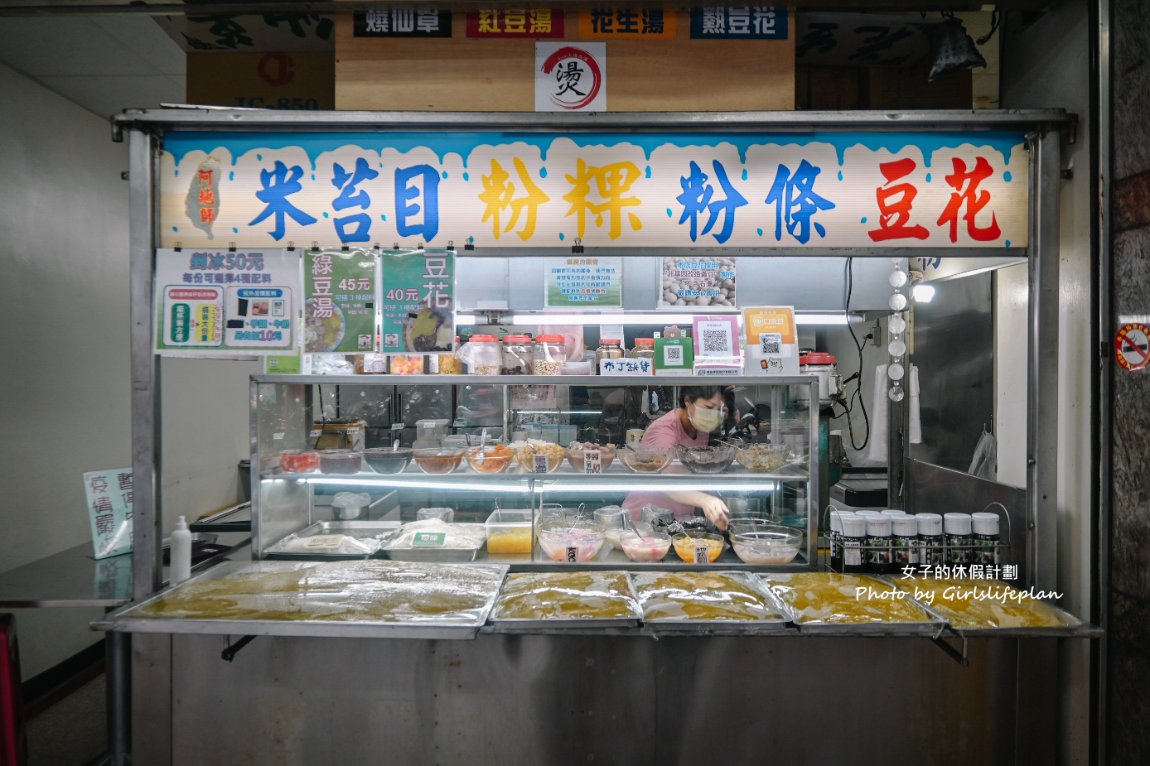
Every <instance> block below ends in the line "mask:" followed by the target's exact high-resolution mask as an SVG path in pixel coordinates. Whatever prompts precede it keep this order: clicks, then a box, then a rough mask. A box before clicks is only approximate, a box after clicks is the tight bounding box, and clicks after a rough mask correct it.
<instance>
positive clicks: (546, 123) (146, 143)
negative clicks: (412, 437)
mask: <svg viewBox="0 0 1150 766" xmlns="http://www.w3.org/2000/svg"><path fill="white" fill-rule="evenodd" d="M1102 1H1103V2H1104V0H1102ZM1070 123H1071V118H1070V117H1069V116H1068V115H1067V114H1066V113H1065V112H1064V111H1063V110H996V111H972V110H954V111H936V112H922V111H917V112H902V113H900V112H875V111H868V112H747V113H732V112H721V113H706V114H692V113H637V114H629V113H612V114H572V115H548V116H546V117H544V118H540V117H539V116H538V115H535V114H531V113H498V112H494V113H483V114H467V113H436V112H383V113H380V112H361V111H348V112H320V113H315V112H311V113H305V112H286V111H285V112H273V111H263V110H240V109H211V108H191V109H162V110H130V111H127V112H125V113H123V114H121V115H119V116H117V117H115V118H114V119H113V137H114V138H115V139H116V140H122V139H123V137H124V135H125V134H127V136H128V139H129V141H128V143H129V146H128V149H129V151H128V154H129V168H130V176H129V180H130V204H131V211H130V251H131V260H130V263H131V275H130V279H131V299H132V306H131V317H132V341H131V379H132V397H131V402H132V404H131V407H132V439H133V448H132V466H133V470H134V473H135V482H136V490H135V491H136V493H137V494H136V499H137V503H136V507H137V509H139V510H138V512H137V513H136V515H135V518H134V521H133V533H134V535H135V541H136V545H135V551H134V553H133V570H134V575H135V579H134V583H135V585H134V588H135V596H136V598H137V600H140V599H142V598H144V597H146V596H147V595H149V594H150V593H153V592H155V591H156V590H158V588H159V584H160V582H159V578H160V572H161V569H160V566H159V560H160V559H159V557H160V540H161V538H162V497H161V494H162V493H161V491H160V490H161V487H162V465H161V449H160V448H161V436H162V430H163V425H162V422H161V417H160V412H161V410H160V405H161V396H160V365H159V358H158V357H156V356H154V355H153V353H152V348H153V344H152V335H153V331H154V330H153V324H152V322H153V319H152V317H153V314H152V298H153V295H152V290H153V280H154V273H155V269H154V266H155V264H154V258H155V244H156V242H157V236H156V234H157V226H158V221H157V220H156V217H155V210H156V194H157V190H156V184H155V178H156V169H157V157H158V150H159V147H160V146H161V143H162V135H163V133H164V132H165V131H166V130H174V129H175V130H220V131H228V130H245V129H246V130H253V129H262V130H269V131H294V132H319V131H330V130H333V129H338V130H343V131H361V132H366V131H371V132H377V131H396V130H404V131H410V130H452V129H456V130H475V129H499V128H506V129H513V130H516V131H520V132H590V131H602V130H616V131H621V132H645V131H653V130H661V131H684V132H685V131H700V130H721V131H724V132H728V133H735V132H750V131H768V130H786V131H790V132H815V131H818V132H835V131H859V130H866V131H874V132H884V131H890V130H916V129H917V130H923V131H941V132H951V131H961V130H968V131H978V130H993V129H1006V128H1017V129H1020V130H1030V131H1033V136H1034V138H1033V141H1032V144H1031V145H1032V149H1033V150H1034V156H1033V158H1032V162H1031V172H1030V179H1029V182H1030V190H1031V197H1030V199H1031V203H1030V204H1031V210H1030V212H1031V215H1030V225H1031V238H1030V242H1029V246H1028V248H1027V250H1026V252H1027V254H1028V256H1029V259H1030V274H1029V276H1030V283H1029V286H1030V295H1031V303H1030V320H1029V324H1030V332H1029V335H1030V337H1029V342H1030V346H1029V351H1028V361H1027V366H1028V376H1027V377H1028V382H1029V384H1030V392H1031V393H1030V397H1029V400H1028V427H1027V454H1028V461H1029V465H1028V470H1027V491H1028V527H1029V529H1028V534H1029V539H1028V546H1027V547H1028V551H1027V555H1028V558H1029V563H1033V564H1034V566H1032V567H1028V571H1031V572H1033V573H1034V574H1033V575H1032V576H1033V578H1034V579H1033V584H1036V585H1039V586H1044V585H1045V586H1049V585H1052V584H1053V573H1054V571H1055V562H1054V553H1055V538H1056V536H1055V534H1054V533H1053V531H1048V529H1047V528H1045V526H1044V525H1046V524H1051V525H1053V524H1054V523H1055V521H1056V512H1055V511H1056V508H1055V468H1056V464H1055V462H1054V460H1055V458H1056V456H1057V453H1056V449H1057V447H1056V443H1057V442H1056V438H1055V437H1056V435H1057V388H1058V382H1057V363H1056V359H1057V348H1058V345H1057V334H1058V311H1057V297H1058V292H1057V288H1058V284H1057V283H1058V257H1059V253H1058V244H1059V242H1058V191H1059V189H1058V186H1059V179H1060V170H1061V168H1060V156H1059V144H1060V142H1061V140H1062V133H1063V129H1064V128H1065V127H1067V126H1069V124H1070ZM588 249H589V250H594V251H595V252H603V253H604V254H607V253H609V252H611V251H610V250H608V249H604V248H588ZM690 251H691V252H699V253H707V252H714V251H715V249H713V248H700V249H690ZM554 252H555V253H557V254H562V253H565V252H566V251H564V250H562V249H559V250H556V251H554ZM626 252H627V254H635V255H653V254H657V252H656V249H654V248H648V249H642V248H636V249H634V250H630V251H626ZM722 252H724V253H725V254H738V255H747V256H772V255H774V256H779V255H802V256H805V257H816V256H819V255H838V256H842V255H858V256H863V255H871V256H873V255H875V253H874V252H873V251H861V250H860V251H851V250H847V249H829V248H828V249H821V250H816V249H812V250H804V251H795V250H794V249H793V248H786V249H776V248H762V249H755V248H748V249H731V250H723V251H722ZM551 253H552V251H551V250H550V249H546V248H544V249H540V250H528V251H522V252H516V251H503V252H501V253H500V254H501V255H510V254H514V255H517V256H527V257H531V256H538V255H542V254H551ZM1002 254H1003V253H1002V252H1001V251H997V250H996V251H991V252H987V251H983V252H979V251H977V250H971V249H969V248H956V249H945V250H944V249H942V248H930V249H926V248H924V249H912V248H902V249H892V250H887V251H883V252H882V253H881V256H883V257H907V256H927V255H946V256H956V255H970V256H979V255H982V256H988V255H995V256H1001V255H1002ZM1052 339H1053V340H1052ZM1101 532H1103V533H1104V532H1105V527H1104V526H1103V528H1102V529H1101ZM1103 563H1104V562H1103ZM126 644H127V642H126V641H123V642H119V641H118V642H117V646H118V649H119V656H120V658H121V659H123V660H124V662H122V663H113V665H114V668H113V669H114V670H116V669H120V668H121V667H122V668H123V670H121V671H120V672H116V673H114V674H113V675H112V676H110V682H111V684H113V686H114V688H115V689H116V690H119V696H117V699H122V700H124V701H125V702H126V694H124V690H126V689H127V674H126V672H124V670H126V666H127V656H128V651H129V649H128V647H127V645H126ZM120 714H123V715H120ZM112 725H113V727H114V728H116V729H117V732H116V734H115V735H114V737H115V739H114V741H115V742H116V743H117V744H118V745H119V746H122V745H123V744H124V743H126V741H127V740H126V731H127V728H126V727H127V718H126V711H122V710H114V711H112ZM113 758H114V760H115V762H118V763H119V762H124V754H123V753H113Z"/></svg>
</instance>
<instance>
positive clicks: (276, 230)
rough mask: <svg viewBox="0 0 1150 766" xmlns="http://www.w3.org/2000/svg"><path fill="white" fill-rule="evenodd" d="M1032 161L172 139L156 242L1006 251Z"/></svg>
mask: <svg viewBox="0 0 1150 766" xmlns="http://www.w3.org/2000/svg"><path fill="white" fill-rule="evenodd" d="M538 45H542V43H539V44H538ZM591 45H603V43H595V44H591ZM571 61H573V62H574V63H576V64H579V61H580V60H579V59H577V58H576V59H572V60H571ZM560 63H562V62H559V63H556V65H555V66H556V67H558V66H559V65H560ZM567 63H571V62H567ZM564 66H566V64H564ZM555 71H556V70H555V69H554V68H553V69H552V76H554V73H555ZM568 84H570V85H572V86H573V87H574V89H575V90H578V91H581V92H582V93H583V95H582V96H579V95H578V94H575V93H573V92H571V91H568V92H567V93H565V94H564V96H563V97H564V98H567V97H571V98H584V97H586V95H588V94H589V93H590V91H589V90H588V89H587V86H588V85H589V82H588V81H587V79H586V78H584V77H582V76H580V78H579V81H578V82H577V83H576V82H575V81H574V78H573V77H572V78H569V80H568ZM1028 166H1029V154H1028V152H1027V148H1026V142H1025V138H1024V136H1023V134H1022V133H1020V132H1012V131H983V132H977V133H976V132H971V133H957V132H955V133H951V132H938V133H922V132H919V133H912V132H901V133H900V132H881V133H879V132H876V133H867V132H858V133H837V132H827V133H817V132H816V133H805V134H782V133H732V134H729V135H723V134H720V133H713V132H696V133H679V132H666V133H658V132H651V133H608V132H586V133H572V134H569V135H554V134H545V133H516V134H511V133H506V132H496V131H492V132H450V131H442V132H439V131H430V132H429V131H425V132H418V133H415V132H384V131H381V132H375V133H252V132H216V133H211V132H172V133H168V134H166V135H165V136H164V152H163V154H162V156H161V159H160V174H159V175H160V190H161V196H160V216H161V221H162V227H161V236H162V239H163V245H164V246H168V247H176V246H180V245H182V246H183V247H184V248H185V250H187V249H188V248H200V249H203V248H212V247H216V248H223V247H228V246H229V245H232V244H234V245H235V246H236V247H239V248H267V247H277V246H278V247H286V246H289V245H291V244H293V243H294V245H295V246H297V247H306V246H310V245H311V244H312V243H313V242H317V243H319V245H320V246H321V247H339V246H342V245H348V246H356V245H371V244H374V243H381V244H383V245H384V246H385V247H386V246H388V245H391V244H392V243H398V244H399V246H400V247H401V248H406V247H410V248H415V247H417V246H418V245H419V244H420V243H422V244H424V245H427V246H429V247H447V246H448V244H449V243H450V242H456V243H473V244H474V245H475V246H476V247H477V248H495V247H501V248H505V247H569V246H571V245H572V244H574V243H575V240H581V241H582V243H583V244H584V245H585V246H592V247H593V246H602V245H613V246H627V247H696V248H703V247H705V248H745V247H772V248H791V249H798V250H812V251H815V250H819V249H824V248H832V247H833V248H842V247H856V248H861V247H865V248H867V249H868V250H871V251H874V250H881V249H883V248H899V249H902V248H907V247H912V248H913V247H935V248H940V247H957V248H992V249H1000V250H1006V249H1014V248H1024V247H1025V246H1026V244H1027V230H1028V229H1027V226H1028V224H1027V221H1028V219H1027V204H1028V178H1029V171H1028Z"/></svg>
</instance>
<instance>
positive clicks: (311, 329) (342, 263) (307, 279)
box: [303, 249, 375, 354]
mask: <svg viewBox="0 0 1150 766" xmlns="http://www.w3.org/2000/svg"><path fill="white" fill-rule="evenodd" d="M303 275H304V309H303V321H304V348H303V350H304V351H306V352H307V353H309V354H332V353H335V354H355V353H361V354H362V353H364V352H370V351H373V350H374V348H375V345H374V341H375V253H374V252H372V251H371V250H359V249H349V250H347V251H346V252H345V251H343V250H309V251H308V252H307V253H305V254H304V259H303Z"/></svg>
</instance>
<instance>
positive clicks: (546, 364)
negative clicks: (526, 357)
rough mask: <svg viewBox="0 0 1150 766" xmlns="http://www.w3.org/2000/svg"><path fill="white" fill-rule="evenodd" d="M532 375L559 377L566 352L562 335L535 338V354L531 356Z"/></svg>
mask: <svg viewBox="0 0 1150 766" xmlns="http://www.w3.org/2000/svg"><path fill="white" fill-rule="evenodd" d="M531 359H532V364H531V372H532V374H534V375H560V374H562V367H563V363H564V362H565V361H567V352H566V350H565V349H564V348H563V336H562V335H540V336H538V337H536V338H535V352H534V353H533V354H532V355H531Z"/></svg>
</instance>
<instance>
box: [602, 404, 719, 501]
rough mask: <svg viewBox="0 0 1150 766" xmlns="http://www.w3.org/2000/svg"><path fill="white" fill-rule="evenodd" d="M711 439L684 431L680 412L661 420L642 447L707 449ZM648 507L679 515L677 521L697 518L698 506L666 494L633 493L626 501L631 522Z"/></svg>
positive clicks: (648, 432) (700, 434) (670, 414)
mask: <svg viewBox="0 0 1150 766" xmlns="http://www.w3.org/2000/svg"><path fill="white" fill-rule="evenodd" d="M709 438H710V435H709V434H706V433H697V434H696V435H695V436H691V435H689V434H688V433H687V431H686V429H684V428H683V423H682V421H681V420H679V410H677V409H674V410H671V411H670V412H668V413H667V414H666V415H663V416H661V417H660V418H658V419H657V420H656V421H655V422H654V423H652V424H651V425H649V426H648V427H647V430H646V431H644V432H643V441H642V442H641V443H640V446H643V447H656V448H659V449H670V448H672V447H705V446H707V442H708V441H709ZM644 505H654V506H657V507H659V508H666V509H667V510H669V511H673V512H674V513H675V518H677V519H681V518H690V517H691V516H694V515H695V508H694V506H690V505H684V504H683V503H676V502H675V501H674V500H672V499H671V498H669V497H667V496H666V495H664V494H663V493H662V492H632V493H631V494H629V495H627V499H626V500H624V501H623V507H624V508H626V509H627V510H628V511H630V512H631V518H632V519H634V520H635V521H638V520H639V516H640V513H641V511H642V510H643V506H644Z"/></svg>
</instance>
